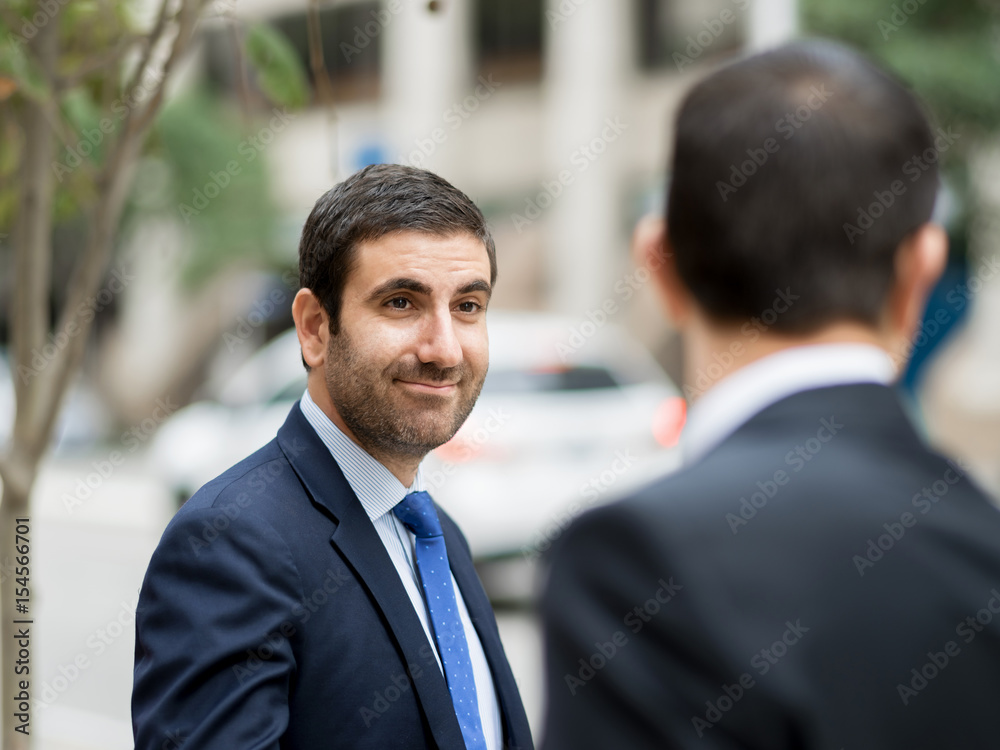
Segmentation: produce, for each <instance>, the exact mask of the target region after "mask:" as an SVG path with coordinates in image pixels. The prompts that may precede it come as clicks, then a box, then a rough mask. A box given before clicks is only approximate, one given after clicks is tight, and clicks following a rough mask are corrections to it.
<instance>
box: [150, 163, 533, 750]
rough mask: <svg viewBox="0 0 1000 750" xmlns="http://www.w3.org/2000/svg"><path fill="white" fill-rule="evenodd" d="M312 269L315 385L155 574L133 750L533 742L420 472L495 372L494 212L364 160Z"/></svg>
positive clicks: (468, 576)
mask: <svg viewBox="0 0 1000 750" xmlns="http://www.w3.org/2000/svg"><path fill="white" fill-rule="evenodd" d="M299 273H300V284H301V289H300V291H299V292H298V294H297V295H296V296H295V300H294V302H293V304H292V314H293V317H294V319H295V327H296V330H297V332H298V337H299V342H300V344H301V347H302V360H303V363H304V364H305V366H306V369H307V371H308V382H307V388H306V391H305V393H303V395H302V398H301V400H300V401H299V402H297V403H296V404H295V406H293V407H292V410H291V412H290V413H289V415H288V418H287V420H286V421H285V424H284V425H283V426H282V428H281V429H280V430H279V431H278V434H277V437H276V438H275V439H274V440H272V441H271V442H270V443H268V444H267V445H266V446H264V447H263V448H261V449H260V450H259V451H257V452H256V453H254V454H253V455H251V456H250V457H249V458H247V459H245V460H243V461H242V462H240V463H238V464H237V465H236V466H234V467H232V468H231V469H229V470H228V471H227V472H225V473H224V474H222V475H221V476H220V477H218V478H217V479H215V480H213V481H211V482H209V483H208V484H207V485H205V486H204V487H202V488H201V489H200V490H199V491H198V492H197V493H196V494H195V495H194V496H193V497H192V498H191V499H190V500H189V501H188V502H187V503H186V504H185V505H184V506H183V507H182V508H181V510H180V511H179V512H178V513H177V515H176V516H175V517H174V519H173V520H172V521H171V523H170V524H169V526H168V527H167V529H166V531H165V532H164V535H163V538H162V539H161V541H160V543H159V546H158V547H157V549H156V552H155V553H154V554H153V557H152V560H151V562H150V565H149V570H148V571H147V573H146V578H145V581H144V582H143V586H142V592H141V596H140V600H139V605H138V608H137V610H136V651H135V684H134V690H133V696H132V715H133V729H134V735H135V743H136V748H138V749H139V750H153V749H154V748H156V749H157V750H159V748H161V747H165V746H170V747H177V746H187V747H193V748H195V747H196V748H199V750H207V749H208V748H219V749H220V750H222V749H225V750H232V748H262V749H263V748H283V749H288V750H291V749H292V748H295V749H300V748H301V749H306V748H308V749H310V750H312V749H314V748H320V747H334V746H335V747H345V748H361V747H365V748H379V749H381V748H414V749H416V748H442V750H443V749H445V748H448V749H449V750H459V749H461V748H489V749H490V750H494V749H499V748H531V747H532V743H531V736H530V732H529V729H528V723H527V719H526V718H525V713H524V709H523V707H522V705H521V699H520V696H519V694H518V690H517V686H516V684H515V682H514V678H513V675H512V674H511V670H510V666H509V665H508V663H507V657H506V655H505V654H504V651H503V646H502V645H501V642H500V637H499V634H498V632H497V626H496V620H495V619H494V616H493V612H492V609H491V608H490V604H489V601H488V599H487V597H486V594H485V593H484V591H483V588H482V586H481V584H480V582H479V579H478V578H477V576H476V572H475V569H474V568H473V564H472V559H471V556H470V552H469V548H468V545H467V543H466V541H465V539H464V537H463V536H462V533H461V532H460V531H459V529H458V527H457V526H455V524H454V522H453V521H452V520H451V519H450V518H449V517H448V516H447V515H446V514H445V513H444V512H443V511H442V510H441V509H440V508H438V507H437V506H436V505H435V504H434V503H433V501H432V500H431V498H430V496H429V495H428V494H427V493H426V492H425V491H424V486H423V480H422V477H421V473H420V462H421V460H422V459H423V457H424V456H425V455H426V454H427V453H428V452H429V451H431V450H432V449H434V448H435V447H437V446H439V445H441V444H442V443H444V442H446V441H447V440H449V439H450V438H451V437H452V435H454V434H455V432H456V431H457V430H458V428H459V427H460V426H461V425H462V423H463V422H464V421H465V419H466V417H467V416H468V415H469V412H470V411H471V410H472V407H473V405H474V404H475V402H476V399H477V397H478V396H479V391H480V389H481V387H482V384H483V379H484V378H485V376H486V370H487V366H488V359H489V356H488V346H487V332H486V308H487V305H488V304H489V300H490V295H491V292H492V289H493V285H494V283H495V281H496V253H495V247H494V243H493V239H492V237H491V236H490V233H489V230H488V229H487V226H486V223H485V220H484V219H483V215H482V213H481V212H480V211H479V209H478V208H477V207H476V206H475V205H474V204H473V203H472V201H471V200H470V199H469V198H468V197H467V196H466V195H465V194H463V193H462V192H461V191H459V190H457V189H456V188H455V187H453V186H452V185H450V184H449V183H448V182H446V181H445V180H443V179H441V178H440V177H437V176H436V175H434V174H431V173H430V172H426V171H423V170H419V169H413V168H410V167H404V166H395V165H376V166H372V167H367V168H365V169H363V170H361V171H360V172H358V173H356V174H355V175H353V176H352V177H350V178H349V179H347V180H345V181H344V182H343V183H341V184H339V185H337V186H336V187H334V188H333V189H332V190H330V191H329V192H328V193H326V194H325V195H324V196H323V197H322V198H320V199H319V201H317V203H316V205H315V207H314V208H313V211H312V213H311V214H310V216H309V218H308V220H307V221H306V225H305V227H304V229H303V232H302V240H301V243H300V246H299ZM206 530H213V533H211V534H209V533H206ZM171 742H172V743H174V744H172V745H171V744H169V743H171ZM164 743H168V744H167V745H165V744H164Z"/></svg>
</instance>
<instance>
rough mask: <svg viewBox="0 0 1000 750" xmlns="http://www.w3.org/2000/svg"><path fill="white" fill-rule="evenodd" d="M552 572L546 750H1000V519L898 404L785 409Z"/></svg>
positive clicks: (613, 512) (586, 538)
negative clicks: (999, 717) (925, 439)
mask: <svg viewBox="0 0 1000 750" xmlns="http://www.w3.org/2000/svg"><path fill="white" fill-rule="evenodd" d="M552 552H553V554H552V570H551V576H550V578H549V581H548V587H547V593H546V596H545V597H544V598H543V600H542V610H543V617H544V621H545V641H546V649H547V654H548V687H549V701H548V713H547V721H546V730H545V739H544V740H543V742H542V745H543V746H544V747H545V748H546V750H580V749H581V748H619V747H621V748H629V750H647V749H648V750H654V748H655V750H663V749H664V748H691V749H692V750H709V749H712V750H722V749H723V748H724V749H725V750H737V748H739V749H742V750H748V749H751V748H753V749H756V750H804V749H807V748H808V749H809V750H841V748H847V749H848V750H860V749H867V748H878V749H879V750H897V749H898V750H911V749H912V748H959V747H961V748H986V747H993V748H995V747H998V746H1000V740H998V728H1000V722H998V720H997V706H998V704H1000V512H998V511H997V508H996V507H994V506H993V504H992V503H991V502H990V501H989V500H988V499H987V498H986V496H984V495H983V493H982V492H981V491H979V490H978V489H977V488H976V487H975V486H974V485H973V484H972V483H971V482H970V481H969V480H968V479H967V478H966V477H965V470H964V469H963V468H962V467H961V466H960V465H957V464H954V463H951V462H948V461H947V460H946V459H944V458H943V457H941V456H940V455H937V454H935V453H934V452H933V451H931V450H929V449H928V448H927V447H926V446H925V445H924V443H923V441H922V440H921V438H920V436H919V435H918V434H917V433H916V432H915V431H914V429H913V427H912V425H911V424H910V421H909V419H908V418H907V417H906V415H905V414H904V412H903V410H902V409H901V408H900V404H899V401H898V399H897V397H896V395H895V394H894V393H893V391H892V390H891V389H889V388H886V387H884V386H881V385H873V384H857V385H843V386H835V387H829V388H818V389H815V390H810V391H805V392H801V393H796V394H794V395H792V396H789V397H788V398H785V399H783V400H781V401H779V402H777V403H775V404H772V405H771V406H769V407H767V408H765V409H764V410H762V411H761V412H760V413H758V414H757V415H755V416H753V417H752V418H750V419H749V420H748V421H747V422H746V423H745V424H743V425H742V426H740V427H739V428H738V429H737V430H736V431H735V432H734V433H733V434H731V435H729V436H728V437H727V438H726V439H725V440H723V441H722V442H721V444H719V445H718V446H717V447H716V448H715V449H714V450H712V451H710V452H709V453H708V455H706V456H705V457H704V458H703V459H702V460H700V461H698V462H696V463H693V464H692V465H690V466H688V467H686V468H684V469H683V470H681V471H679V472H678V473H676V474H674V475H672V476H669V477H666V478H664V479H662V480H661V481H659V482H657V483H655V484H653V485H651V486H649V487H647V488H645V489H643V490H641V491H640V492H637V493H636V494H635V495H634V496H632V497H630V498H627V499H626V500H624V501H622V502H620V503H617V504H614V505H609V506H606V507H602V508H599V509H597V510H595V511H592V512H590V513H587V514H584V515H582V516H580V518H578V519H577V520H576V522H574V523H573V524H572V525H571V526H570V527H569V529H568V530H567V531H566V532H565V533H564V534H563V535H562V537H560V539H559V540H558V541H557V542H556V544H554V545H553V549H552Z"/></svg>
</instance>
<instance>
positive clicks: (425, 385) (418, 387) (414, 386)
mask: <svg viewBox="0 0 1000 750" xmlns="http://www.w3.org/2000/svg"><path fill="white" fill-rule="evenodd" d="M396 382H397V383H399V384H400V385H402V386H403V387H404V388H406V389H407V390H411V391H413V392H415V393H433V394H437V395H447V394H449V393H452V392H453V391H454V390H456V389H457V388H458V382H457V381H456V382H442V381H432V382H426V381H422V380H404V379H402V378H396Z"/></svg>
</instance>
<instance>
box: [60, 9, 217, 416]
mask: <svg viewBox="0 0 1000 750" xmlns="http://www.w3.org/2000/svg"><path fill="white" fill-rule="evenodd" d="M166 2H167V0H164V7H165V6H166ZM199 10H200V5H199V2H198V0H182V4H181V7H180V8H179V9H178V11H177V13H176V14H175V16H174V18H175V19H176V25H177V33H176V36H175V37H174V40H173V47H172V49H171V52H170V56H169V57H168V58H167V61H166V63H165V64H164V66H163V70H162V74H161V77H160V81H159V84H158V86H157V89H156V93H155V94H154V96H153V98H152V100H151V101H150V103H149V105H148V106H147V107H146V109H145V110H144V111H143V112H142V114H141V116H140V117H139V118H138V119H136V117H134V116H132V115H133V112H132V110H130V111H129V113H128V114H127V115H126V118H125V125H124V126H123V128H122V131H121V133H120V136H119V138H118V139H117V140H116V142H115V144H114V146H113V149H112V152H111V154H110V155H109V157H108V162H107V165H106V167H105V169H104V170H103V172H102V174H101V177H100V178H99V180H98V197H97V202H96V204H95V208H94V210H93V211H92V212H91V220H90V222H89V226H90V230H89V233H88V236H87V243H86V246H85V247H84V249H83V251H82V253H81V254H80V256H79V260H78V262H77V264H76V267H75V269H74V273H73V276H72V280H71V282H70V286H69V289H68V291H67V296H66V305H65V307H64V308H63V310H62V313H61V315H60V317H59V326H58V328H57V335H58V332H66V333H67V334H69V332H70V331H76V333H74V334H73V335H72V336H71V337H70V339H69V343H68V344H67V345H66V346H65V347H64V348H63V349H61V350H60V351H59V352H58V353H57V354H56V357H55V359H54V360H53V362H52V363H51V365H50V367H49V369H50V370H51V371H52V374H51V377H48V378H46V379H45V385H46V387H45V389H44V391H45V395H46V402H47V403H49V404H51V405H52V408H51V409H50V410H49V413H48V415H47V416H48V420H47V426H48V427H49V429H51V427H52V425H53V424H54V422H55V418H56V415H57V414H58V404H59V402H61V400H62V397H63V395H64V394H65V392H66V389H67V387H68V386H69V381H70V378H71V377H72V374H73V373H74V372H76V368H77V366H78V365H79V363H80V361H81V360H82V358H83V353H84V350H85V346H86V341H87V334H88V333H89V331H90V327H91V324H92V323H93V318H92V317H90V318H89V319H88V317H87V316H81V315H80V313H81V312H83V311H85V310H86V309H87V298H88V297H89V296H90V295H92V294H93V293H94V292H95V290H96V289H97V288H98V286H99V285H100V281H101V278H102V276H103V274H104V271H105V269H106V268H107V265H108V263H109V261H110V260H111V255H112V252H113V249H114V236H115V231H116V229H117V227H118V222H119V220H120V219H121V213H122V209H123V207H124V205H125V197H126V193H127V188H128V185H129V183H130V181H131V177H132V170H133V167H134V164H135V157H136V156H137V155H138V152H139V150H140V149H141V147H142V143H143V139H144V136H145V131H146V129H147V128H148V127H149V125H150V124H151V122H152V119H153V117H154V116H155V114H156V112H157V111H158V110H159V108H160V106H161V104H162V101H163V92H164V85H165V82H166V81H167V79H168V78H169V76H170V72H171V71H172V70H173V67H174V65H175V64H176V62H177V60H178V59H179V58H180V57H181V55H182V54H183V53H184V51H185V50H186V48H187V45H188V43H189V42H190V40H191V37H192V35H193V32H194V27H195V23H196V21H197V17H198V12H199ZM162 15H163V14H161V17H162ZM171 25H173V22H171ZM166 28H167V27H166V26H165V27H164V31H162V32H161V33H165V30H166ZM147 59H148V56H147Z"/></svg>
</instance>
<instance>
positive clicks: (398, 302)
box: [389, 297, 410, 310]
mask: <svg viewBox="0 0 1000 750" xmlns="http://www.w3.org/2000/svg"><path fill="white" fill-rule="evenodd" d="M408 304H410V300H408V299H406V297H393V298H392V299H391V300H389V306H390V307H392V308H395V309H396V310H405V309H406V306H407V305H408Z"/></svg>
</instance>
